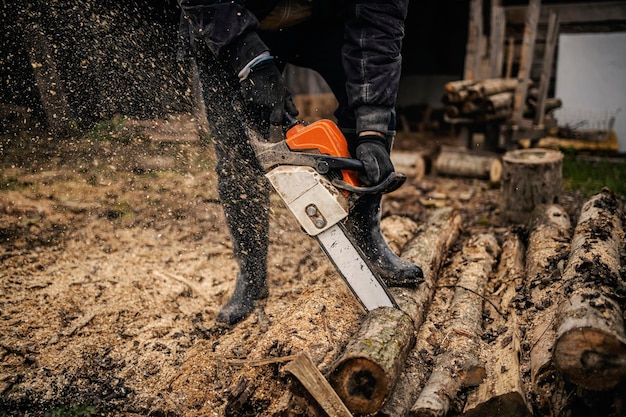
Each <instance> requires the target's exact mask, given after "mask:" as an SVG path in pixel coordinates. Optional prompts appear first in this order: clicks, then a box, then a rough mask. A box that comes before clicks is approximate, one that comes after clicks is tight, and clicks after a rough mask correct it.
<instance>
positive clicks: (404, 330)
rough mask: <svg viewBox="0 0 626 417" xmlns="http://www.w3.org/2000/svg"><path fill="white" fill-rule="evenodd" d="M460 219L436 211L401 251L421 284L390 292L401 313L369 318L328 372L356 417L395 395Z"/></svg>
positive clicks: (451, 213)
mask: <svg viewBox="0 0 626 417" xmlns="http://www.w3.org/2000/svg"><path fill="white" fill-rule="evenodd" d="M460 227H461V217H460V216H459V215H458V213H456V212H455V211H454V210H452V209H450V208H445V209H440V210H438V211H436V212H435V213H434V214H433V215H432V216H431V218H430V219H429V221H428V222H427V224H426V225H425V227H424V229H423V230H422V231H421V232H419V233H416V235H415V237H414V238H413V239H412V240H411V241H409V242H408V243H407V245H406V247H405V250H404V252H403V253H402V257H403V258H405V259H408V260H410V261H411V262H414V263H416V264H417V265H420V267H421V268H422V270H423V271H424V282H423V283H422V284H421V285H420V286H419V287H418V288H417V289H415V290H412V289H407V288H391V289H390V291H391V292H392V294H393V296H394V298H395V299H396V301H397V302H398V304H399V306H400V308H401V310H396V309H392V308H388V309H387V308H381V309H376V310H373V311H371V312H369V313H368V314H367V315H366V316H365V318H364V320H363V322H362V324H361V326H360V328H359V330H358V331H357V332H356V333H355V335H354V336H353V337H352V338H351V340H350V341H349V342H348V344H347V347H346V349H345V350H344V352H343V353H342V355H341V356H340V357H339V358H338V360H337V361H336V362H335V364H334V365H333V366H332V369H331V372H330V375H329V380H330V382H331V384H332V385H333V388H334V389H335V390H336V391H337V393H338V394H339V396H340V397H341V399H342V400H343V402H344V403H345V404H346V406H347V407H348V409H349V410H350V411H351V412H352V413H355V414H372V413H375V412H377V411H378V410H379V409H380V408H381V406H382V405H383V403H384V402H385V401H386V400H387V399H388V398H389V396H390V395H391V393H392V392H393V391H394V387H395V386H396V384H397V382H398V380H399V378H400V374H401V372H402V368H403V367H404V365H405V359H406V357H407V353H408V352H409V351H410V349H411V348H412V346H413V343H414V335H415V330H416V328H418V327H419V326H420V325H421V323H422V321H423V317H424V313H425V311H426V309H427V308H428V305H429V303H430V300H431V299H432V296H433V293H434V291H435V285H436V280H437V274H438V271H439V268H440V266H441V263H442V262H443V260H444V259H445V256H446V253H447V252H448V250H449V249H450V247H451V246H452V244H453V243H454V241H455V240H456V238H457V236H458V234H459V232H460Z"/></svg>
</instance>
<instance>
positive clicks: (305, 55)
mask: <svg viewBox="0 0 626 417" xmlns="http://www.w3.org/2000/svg"><path fill="white" fill-rule="evenodd" d="M343 30H344V29H343V22H336V23H334V24H331V25H328V26H324V28H323V29H321V25H316V24H315V23H314V22H309V23H306V24H302V25H299V26H297V27H294V28H292V29H289V30H286V31H283V32H280V33H268V34H267V37H266V42H267V43H268V45H269V46H270V47H271V48H272V53H274V54H276V55H278V56H279V57H280V58H282V59H284V60H285V61H288V62H291V63H293V64H294V65H299V66H303V67H306V68H310V69H313V70H315V71H317V72H318V73H319V74H320V75H321V76H322V78H324V80H325V81H326V83H327V84H328V85H329V87H330V88H331V90H332V91H333V93H334V94H335V97H336V98H337V101H338V103H339V105H338V108H337V110H336V112H335V116H336V117H337V123H338V125H339V127H340V128H341V129H342V131H343V132H344V135H345V136H346V139H347V140H348V144H349V148H350V152H351V154H352V155H354V148H355V147H356V143H357V140H356V139H357V138H356V131H355V126H356V122H355V118H354V111H353V110H352V109H351V108H350V106H349V105H348V96H347V93H346V88H345V87H346V85H345V84H346V76H345V71H344V67H343V62H342V48H343ZM280 40H282V42H280ZM392 119H394V118H392ZM392 123H393V124H394V126H390V129H389V131H390V134H389V135H388V148H389V150H391V147H392V142H393V130H394V129H395V120H392ZM381 200H382V196H381V195H363V196H361V197H360V198H358V199H357V200H356V201H355V202H354V204H353V206H352V207H351V208H350V215H349V216H348V218H347V219H346V220H345V226H346V231H347V232H348V235H349V236H350V238H351V239H352V240H353V241H354V242H355V243H356V244H357V245H358V246H359V247H360V248H361V249H362V251H363V252H364V254H365V256H366V257H367V258H368V259H369V261H370V264H371V265H372V267H373V268H374V269H375V270H376V271H375V272H376V273H377V274H378V275H379V276H380V277H381V278H382V279H383V280H384V281H385V283H386V284H387V285H389V286H416V285H418V284H419V283H420V282H422V280H423V273H422V270H421V268H420V267H418V266H417V265H414V264H413V263H411V262H409V261H407V260H405V259H402V258H401V257H399V256H398V255H397V254H396V253H394V252H393V250H392V249H391V248H390V247H389V244H388V243H387V241H386V240H385V238H384V236H383V234H382V231H381V228H380V220H381V216H380V213H381Z"/></svg>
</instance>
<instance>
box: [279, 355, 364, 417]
mask: <svg viewBox="0 0 626 417" xmlns="http://www.w3.org/2000/svg"><path fill="white" fill-rule="evenodd" d="M283 370H284V371H286V372H289V373H290V374H292V375H293V376H295V377H296V378H297V379H298V381H300V383H301V384H302V385H303V386H304V387H305V388H306V390H307V391H308V392H309V393H310V394H311V396H312V397H313V398H315V400H316V401H317V403H318V404H319V405H320V407H322V408H323V409H324V411H325V412H326V413H327V414H328V415H329V416H333V417H334V416H336V417H352V414H351V413H350V411H349V410H348V409H347V408H346V406H345V405H344V403H342V402H341V399H340V398H339V396H338V395H337V393H336V392H335V391H334V390H333V388H332V387H331V386H330V384H329V383H328V381H327V380H326V378H324V375H322V373H321V372H320V371H319V370H318V369H317V366H315V363H313V360H312V359H311V357H310V356H309V355H308V354H307V353H306V352H305V353H302V354H300V355H298V356H297V357H296V358H295V359H294V360H292V361H291V362H289V363H288V364H287V365H285V366H284V367H283Z"/></svg>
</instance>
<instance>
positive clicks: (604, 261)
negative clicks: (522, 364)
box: [554, 189, 626, 390]
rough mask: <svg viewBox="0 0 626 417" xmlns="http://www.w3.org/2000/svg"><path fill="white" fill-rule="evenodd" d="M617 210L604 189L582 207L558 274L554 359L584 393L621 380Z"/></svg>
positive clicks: (623, 338)
mask: <svg viewBox="0 0 626 417" xmlns="http://www.w3.org/2000/svg"><path fill="white" fill-rule="evenodd" d="M622 210H623V207H622V205H621V203H620V200H619V199H618V198H617V197H616V196H615V194H613V193H612V192H611V191H609V190H606V189H605V190H603V191H602V192H601V193H599V194H597V195H595V196H594V197H592V198H591V199H589V200H588V201H587V202H586V203H585V204H584V205H583V207H582V210H581V214H580V217H579V219H578V223H577V225H576V229H575V231H574V237H573V238H572V243H571V251H570V255H569V258H568V261H567V266H566V268H565V271H564V273H563V285H564V292H565V294H566V297H567V299H566V300H565V301H564V302H563V303H562V304H561V305H560V306H559V314H558V328H557V331H556V344H555V347H554V360H555V364H556V367H557V368H558V369H559V371H560V372H562V373H563V375H565V377H566V378H567V379H568V380H570V381H572V382H574V383H575V384H577V385H578V386H580V387H583V388H586V389H589V390H607V389H610V388H613V387H615V386H616V385H617V384H618V383H619V381H620V380H621V379H622V378H624V377H626V331H625V330H624V319H623V311H622V308H621V306H620V303H623V301H624V297H625V296H626V282H624V277H623V276H622V275H621V272H622V269H621V268H622V265H621V264H620V262H621V261H620V256H621V254H620V252H621V250H622V248H623V247H624V239H625V238H624V229H623V224H622V220H621V219H622V216H623V213H622Z"/></svg>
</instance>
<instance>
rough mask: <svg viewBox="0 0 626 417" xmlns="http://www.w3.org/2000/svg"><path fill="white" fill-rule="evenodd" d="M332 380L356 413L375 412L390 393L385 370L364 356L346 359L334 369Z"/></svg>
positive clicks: (349, 406)
mask: <svg viewBox="0 0 626 417" xmlns="http://www.w3.org/2000/svg"><path fill="white" fill-rule="evenodd" d="M330 382H331V385H332V386H333V388H334V389H335V391H337V394H338V395H339V397H340V398H341V399H342V400H343V402H344V403H345V404H346V406H347V407H348V409H350V411H352V412H353V413H354V414H372V413H375V412H376V411H378V409H380V407H381V406H382V404H383V402H384V401H385V398H387V395H388V394H389V382H388V380H387V375H386V373H385V371H384V370H383V369H382V368H381V367H380V366H378V365H376V364H375V363H373V362H372V361H370V360H365V359H362V358H353V359H350V360H347V361H344V362H343V363H342V364H341V366H339V367H337V368H336V369H335V370H334V371H333V373H332V374H331V376H330Z"/></svg>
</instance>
